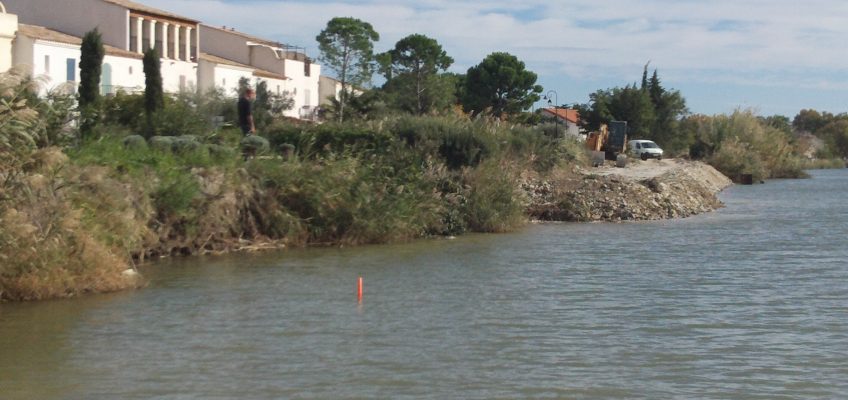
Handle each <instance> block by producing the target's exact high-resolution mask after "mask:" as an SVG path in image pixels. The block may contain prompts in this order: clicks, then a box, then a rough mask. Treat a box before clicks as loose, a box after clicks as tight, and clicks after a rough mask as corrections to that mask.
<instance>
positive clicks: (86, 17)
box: [5, 0, 200, 92]
mask: <svg viewBox="0 0 848 400" xmlns="http://www.w3.org/2000/svg"><path fill="white" fill-rule="evenodd" d="M5 3H6V8H7V9H8V11H9V12H11V13H14V14H17V15H18V19H19V20H20V22H22V23H26V24H33V25H36V26H41V27H45V28H47V29H49V30H51V31H55V32H60V33H62V34H65V35H68V36H71V37H76V38H81V37H82V36H84V35H85V33H86V32H88V31H90V30H92V29H94V28H97V29H98V30H99V31H100V34H101V35H102V37H103V44H104V45H106V46H110V47H111V48H113V49H117V50H123V51H125V52H127V53H134V54H137V55H141V54H142V53H143V52H144V51H146V50H148V49H150V48H151V47H153V48H158V49H159V51H160V54H161V56H162V84H163V87H164V89H165V90H166V91H171V92H175V91H178V90H180V89H186V88H189V87H193V86H195V85H196V79H197V63H196V58H197V54H198V48H199V47H198V46H199V43H200V37H199V35H198V33H199V29H198V24H199V23H198V21H195V20H192V19H190V18H187V17H183V16H179V15H176V14H171V13H169V12H166V11H162V10H158V9H155V8H152V7H148V6H145V5H143V4H139V3H136V2H133V1H128V0H73V1H55V0H5ZM81 10H84V12H81ZM22 45H23V44H22ZM16 47H19V46H18V45H17V44H16ZM67 50H69V49H67ZM77 50H78V49H77ZM15 52H16V53H26V52H27V51H26V50H19V49H16V50H15ZM32 52H33V53H35V50H32ZM45 55H48V54H45ZM49 55H53V56H54V57H56V58H59V59H61V58H65V59H66V60H67V59H69V58H71V57H70V54H69V53H68V52H67V51H63V52H58V53H56V54H49ZM77 58H78V57H77ZM67 63H68V64H67V70H68V72H70V70H71V67H70V61H67ZM36 64H37V63H36ZM123 64H127V65H123ZM130 64H132V63H130V62H127V63H122V65H121V66H120V68H116V69H113V72H115V71H116V70H118V69H120V70H121V71H120V73H118V74H115V76H113V79H112V80H113V83H114V86H118V87H133V86H134V85H135V84H134V82H124V81H123V80H121V79H122V78H123V77H124V72H126V74H129V70H130V68H131V65H130ZM32 66H33V67H37V65H32ZM50 67H53V66H52V65H50ZM132 69H133V74H135V73H137V72H136V71H135V68H132ZM138 72H141V71H138ZM33 73H35V74H38V73H39V72H38V69H37V68H34V69H33ZM51 75H55V73H51ZM70 76H71V74H70V73H68V74H67V76H66V77H70Z"/></svg>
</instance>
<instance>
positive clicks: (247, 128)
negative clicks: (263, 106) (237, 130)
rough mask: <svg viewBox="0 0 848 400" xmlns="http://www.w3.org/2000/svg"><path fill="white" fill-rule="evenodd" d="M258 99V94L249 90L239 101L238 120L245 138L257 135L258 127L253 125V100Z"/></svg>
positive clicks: (246, 90) (245, 91)
mask: <svg viewBox="0 0 848 400" xmlns="http://www.w3.org/2000/svg"><path fill="white" fill-rule="evenodd" d="M255 99H256V92H255V91H254V90H253V89H251V88H247V89H245V90H244V93H242V95H241V97H239V100H238V118H239V127H241V131H242V133H244V135H245V136H248V135H252V134H255V133H256V125H255V124H254V123H253V104H252V102H253V100H255Z"/></svg>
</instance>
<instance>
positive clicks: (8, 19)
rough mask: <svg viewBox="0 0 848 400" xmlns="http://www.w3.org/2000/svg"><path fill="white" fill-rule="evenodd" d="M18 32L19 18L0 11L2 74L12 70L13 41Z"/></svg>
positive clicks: (0, 70) (0, 61)
mask: <svg viewBox="0 0 848 400" xmlns="http://www.w3.org/2000/svg"><path fill="white" fill-rule="evenodd" d="M17 30H18V16H17V15H14V14H3V13H2V11H0V72H6V71H8V70H9V68H12V40H13V39H14V38H15V32H16V31H17Z"/></svg>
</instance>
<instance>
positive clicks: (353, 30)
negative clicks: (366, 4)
mask: <svg viewBox="0 0 848 400" xmlns="http://www.w3.org/2000/svg"><path fill="white" fill-rule="evenodd" d="M315 40H316V41H318V49H319V50H320V51H321V57H320V58H319V59H320V61H322V62H323V63H324V65H326V66H327V67H328V68H330V70H332V71H334V72H335V73H336V75H337V76H338V78H339V82H340V83H341V86H342V87H341V93H340V94H339V112H338V118H339V121H342V120H344V111H345V110H344V108H345V104H346V103H347V101H348V98H349V97H350V94H351V90H350V87H351V85H353V86H357V85H358V86H362V85H364V84H365V83H367V82H369V81H370V80H371V75H372V74H373V64H374V42H375V41H378V40H380V35H379V34H378V33H377V32H376V31H374V27H372V26H371V24H369V23H367V22H364V21H362V20H359V19H356V18H350V17H336V18H333V19H331V20H330V21H329V22H327V27H326V28H324V30H322V31H321V33H319V34H318V36H317V37H315Z"/></svg>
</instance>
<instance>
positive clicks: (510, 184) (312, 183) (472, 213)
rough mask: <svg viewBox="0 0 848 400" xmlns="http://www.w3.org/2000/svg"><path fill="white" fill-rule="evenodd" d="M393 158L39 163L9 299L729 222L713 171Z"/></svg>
mask: <svg viewBox="0 0 848 400" xmlns="http://www.w3.org/2000/svg"><path fill="white" fill-rule="evenodd" d="M503 132H508V131H506V130H505V131H503ZM540 145H541V144H540ZM563 146H565V145H563ZM324 147H325V146H322V148H324ZM540 147H541V146H540ZM573 147H574V146H572V145H567V146H565V148H573ZM201 149H202V148H201ZM489 151H492V152H494V151H495V149H494V148H492V149H490V150H489ZM497 151H498V152H499V153H501V154H507V152H506V151H505V149H500V150H497ZM568 151H569V150H559V151H557V152H555V153H553V154H557V155H560V154H569V153H568ZM391 154H392V156H391V158H379V159H372V160H371V162H368V163H366V162H363V157H362V156H361V155H356V156H341V157H340V156H326V157H318V158H315V159H312V160H309V159H297V158H290V159H286V158H283V157H279V156H274V155H269V156H265V157H260V158H256V159H251V160H247V161H239V160H236V159H233V158H229V157H226V158H225V159H223V160H222V159H215V158H214V157H212V155H210V153H208V152H207V151H206V150H202V151H201V153H195V152H189V153H180V152H171V151H161V150H157V149H153V148H138V147H132V146H127V145H126V144H125V143H122V142H121V141H109V140H106V141H101V142H98V143H93V144H90V145H87V146H85V147H84V148H83V149H81V150H78V151H75V152H73V153H72V154H71V156H70V157H69V156H68V155H67V154H65V153H64V152H63V151H61V150H59V149H57V148H48V149H44V150H39V151H37V152H35V153H33V154H32V155H31V160H30V161H29V162H28V163H27V164H26V167H25V168H24V169H23V173H22V175H21V176H18V177H17V178H16V179H17V180H18V181H19V182H20V186H19V187H17V189H14V190H9V191H7V194H11V195H12V196H11V197H12V198H16V199H17V201H13V202H7V203H6V204H7V206H8V207H7V208H6V210H5V211H4V213H3V214H2V215H0V220H2V223H3V226H4V227H5V228H4V229H3V230H2V231H0V235H2V239H3V241H4V243H8V244H9V246H7V247H6V249H5V250H10V249H16V250H15V251H4V252H3V259H4V262H5V263H6V265H4V268H3V270H2V272H3V273H2V275H0V298H2V299H3V300H7V301H9V300H11V301H19V300H39V299H47V298H57V297H72V296H77V295H80V294H84V293H95V292H109V291H116V290H123V289H129V288H137V287H141V286H143V285H144V280H143V278H140V277H138V276H137V275H134V274H128V273H126V272H127V271H128V270H131V269H133V268H134V266H135V265H137V264H139V263H143V262H146V261H148V260H155V259H159V258H162V257H170V256H190V255H199V254H223V253H229V252H236V251H253V250H263V249H274V248H281V247H287V246H289V247H301V246H314V245H340V244H344V245H357V244H378V243H391V242H399V241H408V240H413V239H417V238H424V237H432V236H442V235H459V234H462V233H464V232H506V231H510V230H513V229H514V228H516V227H518V226H520V225H522V224H524V223H526V222H527V221H528V220H531V219H538V220H547V221H580V222H586V221H612V222H618V221H627V220H645V219H663V218H678V217H686V216H690V215H694V214H698V213H702V212H707V211H711V210H713V209H715V208H717V207H720V206H721V203H720V202H719V201H718V200H717V198H716V197H715V194H716V193H717V192H718V191H720V190H721V189H723V188H724V187H726V186H727V185H729V184H730V181H729V180H728V179H727V178H726V177H724V176H722V175H721V174H720V173H718V172H717V171H715V170H714V169H713V168H712V167H709V166H708V165H706V164H703V163H700V162H688V161H687V162H684V161H672V160H664V161H648V162H641V161H637V162H633V163H631V164H630V166H629V167H628V168H624V169H618V168H614V167H605V168H600V169H589V168H587V167H583V165H585V164H584V162H583V160H582V159H580V158H574V159H573V160H572V161H571V162H567V163H559V164H557V163H553V164H551V165H550V166H549V167H545V168H538V167H534V166H537V165H538V164H534V163H532V162H528V163H520V162H518V161H516V160H515V159H513V160H500V161H494V160H490V161H481V162H478V163H477V164H476V165H473V166H472V165H468V166H465V167H461V168H457V169H450V168H447V167H445V165H444V164H441V163H433V161H429V163H430V165H429V166H426V167H425V168H421V167H420V165H421V164H419V163H420V161H418V160H419V159H418V158H415V159H413V160H411V162H410V160H408V159H406V157H407V156H408V155H409V154H407V155H406V156H405V155H403V154H399V153H391ZM416 154H420V153H418V152H416ZM210 157H212V158H210ZM399 159H402V160H403V162H402V164H401V165H398V162H399V161H398V160H399ZM227 160H229V161H227ZM431 160H432V159H431ZM536 161H537V162H538V161H539V159H538V158H537V159H536ZM389 166H393V167H392V168H388V167H389ZM399 172H402V173H401V174H399ZM528 176H529V177H535V178H532V179H528V178H526V177H528Z"/></svg>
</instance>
